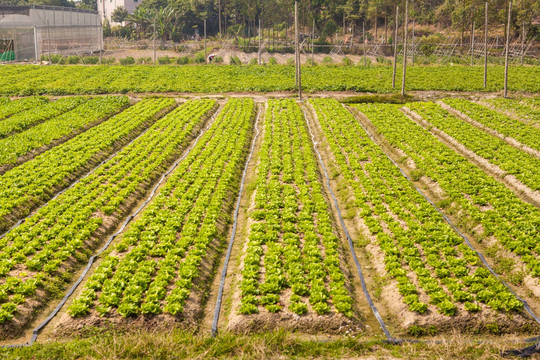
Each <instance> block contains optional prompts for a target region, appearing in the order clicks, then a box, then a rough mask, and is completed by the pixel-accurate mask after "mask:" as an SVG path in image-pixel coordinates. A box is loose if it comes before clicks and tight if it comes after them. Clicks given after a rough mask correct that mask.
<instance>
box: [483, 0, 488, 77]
mask: <svg viewBox="0 0 540 360" xmlns="http://www.w3.org/2000/svg"><path fill="white" fill-rule="evenodd" d="M484 17H485V20H484V87H487V61H488V3H487V1H486V10H485V15H484Z"/></svg>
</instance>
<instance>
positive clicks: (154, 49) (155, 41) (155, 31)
mask: <svg viewBox="0 0 540 360" xmlns="http://www.w3.org/2000/svg"><path fill="white" fill-rule="evenodd" d="M103 1H105V0H103ZM153 42H154V66H156V14H154V41H153Z"/></svg>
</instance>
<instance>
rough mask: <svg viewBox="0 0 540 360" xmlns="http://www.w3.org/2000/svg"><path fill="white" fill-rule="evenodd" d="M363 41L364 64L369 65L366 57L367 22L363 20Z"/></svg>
mask: <svg viewBox="0 0 540 360" xmlns="http://www.w3.org/2000/svg"><path fill="white" fill-rule="evenodd" d="M362 42H363V43H364V66H367V59H366V22H365V21H362Z"/></svg>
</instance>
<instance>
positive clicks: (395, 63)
mask: <svg viewBox="0 0 540 360" xmlns="http://www.w3.org/2000/svg"><path fill="white" fill-rule="evenodd" d="M398 15H399V6H396V31H395V33H394V71H393V73H392V89H395V88H396V67H397V31H398Z"/></svg>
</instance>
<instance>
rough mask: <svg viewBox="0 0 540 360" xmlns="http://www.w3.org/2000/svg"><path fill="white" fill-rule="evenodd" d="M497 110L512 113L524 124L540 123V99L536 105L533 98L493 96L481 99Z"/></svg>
mask: <svg viewBox="0 0 540 360" xmlns="http://www.w3.org/2000/svg"><path fill="white" fill-rule="evenodd" d="M483 101H485V102H486V103H488V104H490V105H491V106H493V107H494V108H495V109H497V110H498V111H503V112H509V113H513V114H515V115H516V116H518V117H519V119H521V120H523V121H524V122H525V123H526V124H529V125H532V124H537V125H540V101H539V105H538V107H535V106H534V99H522V100H521V101H520V100H515V99H505V98H493V99H485V100H483Z"/></svg>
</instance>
